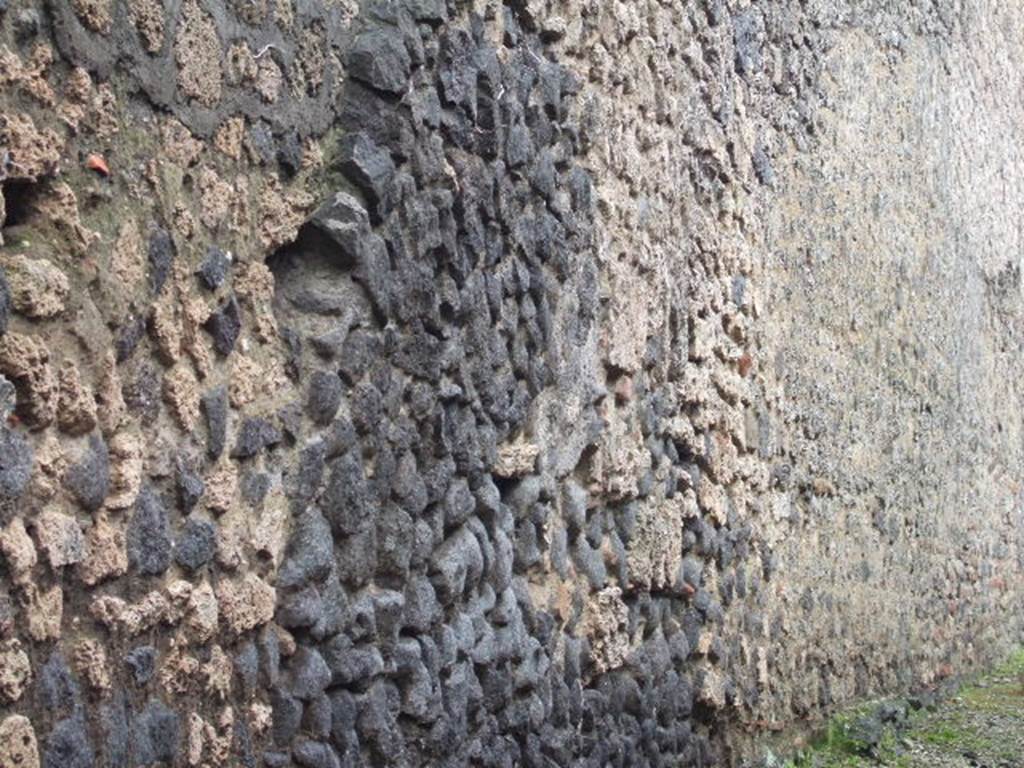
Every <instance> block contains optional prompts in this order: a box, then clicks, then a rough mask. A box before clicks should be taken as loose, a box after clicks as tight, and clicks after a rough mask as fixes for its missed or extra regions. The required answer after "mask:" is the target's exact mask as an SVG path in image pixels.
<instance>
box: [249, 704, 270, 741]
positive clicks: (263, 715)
mask: <svg viewBox="0 0 1024 768" xmlns="http://www.w3.org/2000/svg"><path fill="white" fill-rule="evenodd" d="M273 715H274V710H273V708H272V707H271V706H270V705H269V704H264V703H263V702H262V701H254V702H253V703H252V704H250V705H249V727H250V728H251V729H252V732H253V735H254V736H256V737H257V738H259V737H261V736H264V735H266V733H267V732H268V731H269V730H270V726H271V725H272V724H273V721H274V720H273Z"/></svg>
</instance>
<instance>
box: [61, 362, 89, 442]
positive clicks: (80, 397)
mask: <svg viewBox="0 0 1024 768" xmlns="http://www.w3.org/2000/svg"><path fill="white" fill-rule="evenodd" d="M58 381H59V387H60V392H59V395H58V399H57V424H58V425H59V426H60V428H61V429H62V430H64V431H65V432H67V433H68V434H69V435H84V434H86V433H88V432H92V430H93V428H94V427H95V426H96V398H95V397H93V394H92V392H91V391H90V390H89V388H88V387H87V386H85V385H84V384H83V383H82V379H81V376H80V375H79V373H78V366H76V365H75V364H74V363H73V362H72V361H71V360H65V361H64V362H63V364H62V365H61V367H60V373H59V374H58Z"/></svg>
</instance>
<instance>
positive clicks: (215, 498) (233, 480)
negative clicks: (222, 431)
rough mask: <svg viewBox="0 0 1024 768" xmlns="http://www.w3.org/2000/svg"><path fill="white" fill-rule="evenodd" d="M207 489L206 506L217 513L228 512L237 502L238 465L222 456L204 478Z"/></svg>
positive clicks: (204, 492)
mask: <svg viewBox="0 0 1024 768" xmlns="http://www.w3.org/2000/svg"><path fill="white" fill-rule="evenodd" d="M203 483H204V486H205V490H204V491H203V497H202V499H203V501H204V502H205V504H206V508H207V509H208V510H210V511H211V512H213V513H214V514H217V515H223V514H224V513H226V512H228V511H229V510H230V509H231V508H232V507H233V506H234V503H235V492H236V491H237V489H238V467H237V466H236V465H235V463H234V462H233V461H231V460H229V459H227V458H222V459H221V460H220V461H219V462H218V463H217V464H215V465H214V466H213V467H212V468H211V469H210V471H209V472H208V473H207V475H206V477H205V478H204V480H203Z"/></svg>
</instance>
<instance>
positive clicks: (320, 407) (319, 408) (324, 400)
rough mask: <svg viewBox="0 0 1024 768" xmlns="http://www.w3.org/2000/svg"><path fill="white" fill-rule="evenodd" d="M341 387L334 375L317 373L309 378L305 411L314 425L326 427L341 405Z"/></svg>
mask: <svg viewBox="0 0 1024 768" xmlns="http://www.w3.org/2000/svg"><path fill="white" fill-rule="evenodd" d="M341 394H342V385H341V379H340V378H338V375H337V374H336V373H332V372H330V371H317V372H316V373H314V374H313V375H312V376H310V378H309V397H308V398H307V400H306V411H307V412H308V413H309V418H310V419H312V420H313V422H314V423H315V424H319V425H320V426H322V427H326V426H327V425H328V424H330V423H331V421H332V419H334V414H336V413H337V412H338V406H340V405H341Z"/></svg>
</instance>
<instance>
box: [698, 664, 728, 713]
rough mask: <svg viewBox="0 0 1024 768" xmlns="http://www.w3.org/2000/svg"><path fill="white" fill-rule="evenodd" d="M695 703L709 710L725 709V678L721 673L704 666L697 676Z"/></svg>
mask: <svg viewBox="0 0 1024 768" xmlns="http://www.w3.org/2000/svg"><path fill="white" fill-rule="evenodd" d="M698 679H699V681H700V682H699V684H698V686H697V701H699V702H701V703H702V704H704V705H705V706H708V707H710V708H711V709H722V708H724V707H725V678H724V677H723V676H722V673H721V672H719V671H718V670H717V669H715V668H714V667H711V666H709V665H708V666H705V667H704V669H703V671H702V673H701V674H700V676H699V678H698Z"/></svg>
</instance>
